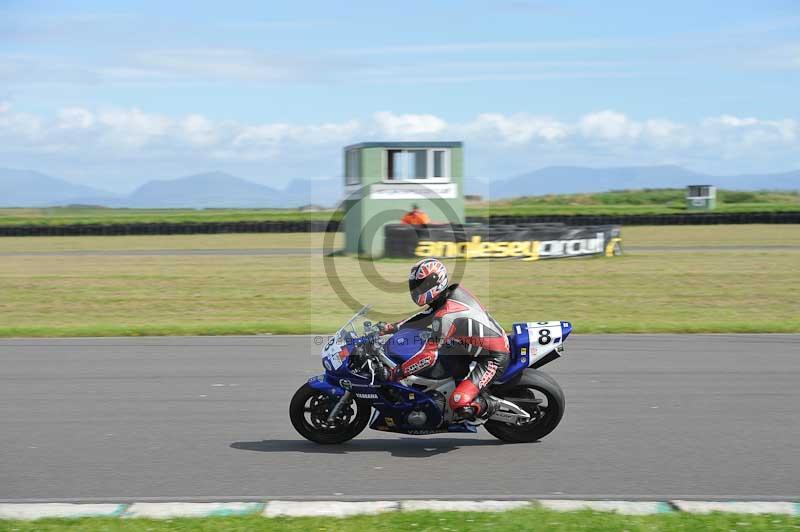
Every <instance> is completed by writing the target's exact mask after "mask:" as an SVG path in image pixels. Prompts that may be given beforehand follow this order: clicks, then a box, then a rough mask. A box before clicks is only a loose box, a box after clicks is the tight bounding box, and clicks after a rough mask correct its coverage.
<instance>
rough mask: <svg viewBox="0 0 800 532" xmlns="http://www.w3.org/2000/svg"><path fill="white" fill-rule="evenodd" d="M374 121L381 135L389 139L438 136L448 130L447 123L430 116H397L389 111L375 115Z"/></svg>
mask: <svg viewBox="0 0 800 532" xmlns="http://www.w3.org/2000/svg"><path fill="white" fill-rule="evenodd" d="M373 120H374V121H375V123H376V125H377V126H378V129H379V131H380V133H381V134H383V135H387V136H389V137H409V136H411V137H419V136H423V135H432V136H436V135H438V134H440V133H442V132H443V131H445V129H446V128H447V122H445V121H444V120H442V119H441V118H439V117H438V116H435V115H430V114H422V115H417V114H404V115H396V114H394V113H391V112H389V111H380V112H377V113H375V114H374V115H373Z"/></svg>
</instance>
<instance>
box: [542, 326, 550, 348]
mask: <svg viewBox="0 0 800 532" xmlns="http://www.w3.org/2000/svg"><path fill="white" fill-rule="evenodd" d="M550 340H551V338H550V329H541V330H539V345H547V344H549V343H550Z"/></svg>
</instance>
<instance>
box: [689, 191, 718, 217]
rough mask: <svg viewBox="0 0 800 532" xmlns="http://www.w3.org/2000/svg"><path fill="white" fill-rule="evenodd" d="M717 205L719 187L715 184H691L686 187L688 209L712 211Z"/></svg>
mask: <svg viewBox="0 0 800 532" xmlns="http://www.w3.org/2000/svg"><path fill="white" fill-rule="evenodd" d="M716 206H717V187H715V186H714V185H689V186H688V187H686V209H687V210H690V211H710V210H713V209H715V208H716Z"/></svg>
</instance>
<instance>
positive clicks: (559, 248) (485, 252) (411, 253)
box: [385, 224, 622, 261]
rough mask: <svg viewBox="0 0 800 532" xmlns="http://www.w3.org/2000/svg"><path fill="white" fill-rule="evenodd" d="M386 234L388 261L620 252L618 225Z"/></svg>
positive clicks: (407, 229) (394, 228) (399, 229)
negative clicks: (415, 258) (421, 258)
mask: <svg viewBox="0 0 800 532" xmlns="http://www.w3.org/2000/svg"><path fill="white" fill-rule="evenodd" d="M385 231H386V256H387V257H438V258H447V259H451V258H463V259H481V258H495V259H520V260H523V261H535V260H540V259H557V258H565V257H578V256H586V255H605V256H612V255H617V254H620V253H621V252H622V245H621V244H622V237H621V228H620V226H618V225H591V226H580V227H576V226H567V225H564V224H519V225H487V224H464V225H449V224H445V225H429V226H410V225H402V224H390V225H387V226H386V227H385Z"/></svg>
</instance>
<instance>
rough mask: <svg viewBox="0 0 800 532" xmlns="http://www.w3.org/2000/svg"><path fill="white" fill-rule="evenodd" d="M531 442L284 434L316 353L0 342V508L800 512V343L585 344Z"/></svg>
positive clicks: (764, 338)
mask: <svg viewBox="0 0 800 532" xmlns="http://www.w3.org/2000/svg"><path fill="white" fill-rule="evenodd" d="M566 345H567V353H566V355H565V356H564V357H562V358H561V359H559V360H557V361H556V362H554V363H552V364H551V365H549V366H547V367H546V368H545V369H546V371H548V372H549V373H550V374H551V375H553V376H554V377H555V378H556V379H557V380H558V381H559V382H560V383H561V385H562V387H563V388H564V391H565V393H566V397H567V410H566V415H565V417H564V420H563V421H562V423H561V426H559V428H558V429H556V431H555V432H554V433H552V434H551V435H550V436H548V437H547V438H545V439H544V440H542V441H541V442H539V443H534V444H521V445H507V444H501V443H499V442H498V441H496V440H495V439H494V438H493V437H491V436H490V435H489V434H488V433H486V432H485V431H483V430H481V431H480V432H479V434H477V435H453V436H450V435H438V436H426V437H412V436H402V435H391V434H384V433H380V432H375V431H371V430H369V429H367V430H366V431H365V432H364V433H362V434H361V436H359V437H358V438H357V439H356V440H353V441H352V442H350V443H348V444H345V445H341V446H318V445H315V444H313V443H310V442H306V441H305V440H303V439H302V438H301V437H300V436H299V435H297V434H296V433H295V432H294V430H293V428H292V426H291V425H290V423H289V420H288V415H287V409H288V403H289V399H290V397H291V395H292V394H293V393H294V391H295V389H296V388H297V387H299V386H300V385H301V384H302V383H303V382H304V381H305V380H306V379H307V378H308V377H310V376H312V375H315V374H318V373H320V372H321V365H320V361H319V357H318V354H317V353H318V351H319V347H318V346H316V345H314V342H313V338H312V337H286V336H274V337H270V336H261V337H209V338H198V337H191V338H107V339H58V340H55V339H31V340H27V339H26V340H2V341H0V368H2V369H0V499H2V500H5V501H38V500H76V501H109V500H113V501H125V500H131V499H137V500H148V499H152V500H205V499H208V500H226V499H229V500H248V499H262V498H320V499H324V498H329V499H362V498H364V499H374V498H407V497H426V498H427V497H432V498H461V497H473V498H474V497H479V498H504V497H505V498H521V497H551V498H569V497H576V498H580V497H591V498H625V499H667V498H700V499H714V498H737V499H755V500H770V499H798V498H800V481H799V480H798V479H800V453H799V452H798V450H800V444H799V443H798V442H800V423H798V412H799V411H800V386H798V383H800V335H608V336H602V335H580V334H577V333H576V335H575V336H574V337H573V338H570V339H569V341H568V342H567V344H566Z"/></svg>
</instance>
